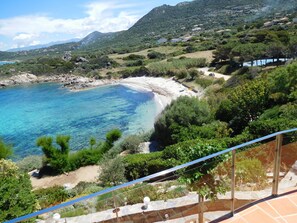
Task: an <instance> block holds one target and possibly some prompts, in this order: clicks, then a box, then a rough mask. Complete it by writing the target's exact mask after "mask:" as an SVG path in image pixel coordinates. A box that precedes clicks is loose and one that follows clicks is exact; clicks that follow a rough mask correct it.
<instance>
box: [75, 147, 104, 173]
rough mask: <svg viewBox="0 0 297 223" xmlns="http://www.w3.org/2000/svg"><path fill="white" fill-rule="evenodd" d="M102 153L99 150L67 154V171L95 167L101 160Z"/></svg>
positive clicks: (84, 150)
mask: <svg viewBox="0 0 297 223" xmlns="http://www.w3.org/2000/svg"><path fill="white" fill-rule="evenodd" d="M102 155H103V153H102V151H101V150H100V148H99V149H82V150H79V151H77V152H74V153H71V154H69V170H76V169H78V168H80V167H83V166H88V165H95V164H97V163H98V161H99V160H100V159H101V158H102Z"/></svg>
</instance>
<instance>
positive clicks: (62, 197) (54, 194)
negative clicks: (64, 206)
mask: <svg viewBox="0 0 297 223" xmlns="http://www.w3.org/2000/svg"><path fill="white" fill-rule="evenodd" d="M34 194H35V196H36V198H37V201H38V204H39V206H40V207H41V208H42V209H44V208H47V207H50V206H53V205H57V204H59V203H62V202H64V201H66V200H67V199H68V198H69V194H68V192H67V191H66V190H65V189H64V188H63V187H60V186H54V187H50V188H46V189H38V190H35V191H34Z"/></svg>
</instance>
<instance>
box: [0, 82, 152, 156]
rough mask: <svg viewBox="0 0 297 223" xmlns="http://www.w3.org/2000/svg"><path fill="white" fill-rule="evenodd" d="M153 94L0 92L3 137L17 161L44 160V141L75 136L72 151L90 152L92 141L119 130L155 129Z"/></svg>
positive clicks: (112, 89)
mask: <svg viewBox="0 0 297 223" xmlns="http://www.w3.org/2000/svg"><path fill="white" fill-rule="evenodd" d="M156 115H157V105H156V102H155V100H154V94H153V93H151V92H139V91H136V90H134V89H133V90H132V89H130V88H127V87H126V86H122V85H111V86H103V87H98V88H95V89H91V90H84V91H79V92H71V91H69V90H68V89H65V88H62V87H61V85H60V84H56V83H46V84H35V85H29V86H18V87H12V88H6V89H1V90H0V137H1V138H2V139H4V141H5V142H6V143H10V144H13V146H14V154H15V156H16V158H17V159H18V158H22V157H24V156H27V155H32V154H41V149H40V148H38V147H37V146H36V139H37V138H38V137H40V136H44V135H47V136H56V135H58V134H63V135H70V136H71V148H72V149H73V150H78V149H81V148H83V147H87V146H88V143H89V139H90V137H91V136H93V137H95V138H96V139H97V140H103V139H104V138H105V134H106V133H107V132H108V131H109V130H111V129H113V128H119V129H121V130H122V131H123V133H124V135H129V134H134V133H139V132H145V131H147V130H149V129H151V128H153V123H154V119H155V117H156Z"/></svg>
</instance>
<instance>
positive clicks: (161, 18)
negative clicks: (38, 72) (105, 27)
mask: <svg viewBox="0 0 297 223" xmlns="http://www.w3.org/2000/svg"><path fill="white" fill-rule="evenodd" d="M296 11H297V0H228V1H227V0H194V1H189V2H182V3H179V4H177V5H176V6H170V5H162V6H160V7H156V8H154V9H152V10H151V11H150V12H149V13H148V14H146V15H145V16H143V17H142V18H141V19H139V20H138V21H137V22H136V23H135V24H134V25H133V26H132V27H131V28H130V29H128V30H126V31H121V32H114V33H100V32H98V31H95V32H92V33H90V34H89V35H88V36H86V37H85V38H83V39H82V40H81V41H79V42H73V43H66V44H59V45H53V46H50V47H48V48H41V49H37V50H31V51H24V52H18V53H16V54H14V55H15V57H16V58H17V57H21V58H24V57H28V56H32V57H33V56H42V55H48V56H50V55H61V54H63V53H64V51H94V50H95V51H96V50H102V49H114V48H118V49H124V48H126V49H127V48H129V47H139V46H144V45H147V44H155V43H156V41H157V40H158V39H160V38H162V37H165V38H175V37H179V36H181V35H184V34H195V32H197V30H198V31H211V30H218V29H226V28H230V27H235V28H236V27H237V26H242V25H245V24H247V23H248V22H252V21H254V20H255V19H259V18H260V19H261V18H273V17H274V16H276V15H278V16H282V15H286V14H287V13H295V12H296ZM2 55H7V54H2ZM0 56H1V55H0ZM9 56H10V57H13V56H12V55H11V54H9ZM1 58H2V57H1Z"/></svg>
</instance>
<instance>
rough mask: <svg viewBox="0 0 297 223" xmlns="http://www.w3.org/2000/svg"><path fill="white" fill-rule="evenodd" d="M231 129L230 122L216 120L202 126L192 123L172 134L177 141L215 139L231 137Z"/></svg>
mask: <svg viewBox="0 0 297 223" xmlns="http://www.w3.org/2000/svg"><path fill="white" fill-rule="evenodd" d="M231 132H232V131H231V129H229V128H228V124H227V123H225V122H220V121H214V122H212V123H210V124H205V125H202V126H195V125H191V126H189V127H186V128H180V130H179V131H178V132H177V133H175V134H173V135H172V138H173V139H174V140H175V141H178V142H182V141H188V140H192V139H197V138H202V139H215V138H225V137H229V136H230V134H231Z"/></svg>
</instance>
